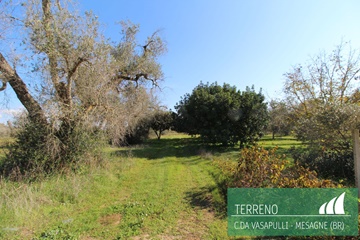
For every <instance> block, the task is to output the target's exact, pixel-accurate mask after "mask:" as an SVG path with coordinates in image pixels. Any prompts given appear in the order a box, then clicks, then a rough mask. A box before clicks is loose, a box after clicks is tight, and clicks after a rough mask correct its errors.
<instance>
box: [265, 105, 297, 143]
mask: <svg viewBox="0 0 360 240" xmlns="http://www.w3.org/2000/svg"><path fill="white" fill-rule="evenodd" d="M269 107H270V108H269V124H268V131H269V132H271V133H272V137H273V139H274V138H275V134H279V135H282V136H288V135H289V134H290V132H291V130H292V121H291V120H290V117H291V115H290V113H291V110H290V109H289V108H288V106H286V103H285V102H281V101H275V100H272V101H270V103H269Z"/></svg>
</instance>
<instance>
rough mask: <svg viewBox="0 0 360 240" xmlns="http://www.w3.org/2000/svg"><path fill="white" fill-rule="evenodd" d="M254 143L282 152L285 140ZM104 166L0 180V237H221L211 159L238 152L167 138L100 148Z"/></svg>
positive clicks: (223, 225)
mask: <svg viewBox="0 0 360 240" xmlns="http://www.w3.org/2000/svg"><path fill="white" fill-rule="evenodd" d="M259 144H261V145H263V146H264V147H271V146H274V145H278V146H279V148H280V147H281V148H283V149H287V148H289V147H290V145H291V144H294V145H296V144H298V142H296V141H294V140H293V139H291V138H283V139H280V140H276V141H273V140H270V139H267V138H265V139H264V140H263V141H261V142H260V143H259ZM104 151H105V154H106V158H107V161H106V163H105V164H104V166H98V167H96V166H93V167H91V168H90V169H87V168H84V171H83V173H82V174H77V175H67V176H53V177H51V178H48V179H45V180H43V181H41V182H35V183H12V182H8V181H5V180H1V181H0V238H1V239H227V220H226V218H225V215H226V206H225V205H224V201H223V199H222V196H221V195H220V193H219V191H218V189H217V183H216V181H215V179H216V178H215V177H214V176H216V174H218V172H217V169H216V168H215V167H214V165H212V159H214V158H220V157H221V158H231V159H236V158H237V154H238V152H239V150H238V149H237V148H229V149H226V150H219V149H216V148H206V147H203V146H201V144H200V143H199V141H198V140H197V139H192V138H189V137H188V136H184V135H180V134H175V135H174V134H168V135H166V136H164V137H163V138H162V139H161V140H160V141H158V140H155V139H151V140H149V141H147V142H146V143H145V144H144V145H142V146H137V147H131V148H110V147H109V148H107V149H105V150H104Z"/></svg>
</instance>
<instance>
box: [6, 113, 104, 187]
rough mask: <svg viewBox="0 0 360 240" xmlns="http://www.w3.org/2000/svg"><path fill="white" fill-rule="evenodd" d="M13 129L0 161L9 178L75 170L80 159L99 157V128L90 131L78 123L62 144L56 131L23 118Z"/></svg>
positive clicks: (97, 158)
mask: <svg viewBox="0 0 360 240" xmlns="http://www.w3.org/2000/svg"><path fill="white" fill-rule="evenodd" d="M16 128H17V129H16V131H15V138H16V141H15V142H14V143H13V144H11V145H10V146H9V151H8V153H7V155H6V158H5V159H4V160H3V162H1V164H0V173H1V174H2V175H3V176H5V177H9V178H10V179H13V180H20V179H28V180H33V179H36V178H39V177H44V176H46V175H48V174H51V173H54V172H64V171H72V170H75V169H77V168H78V167H80V163H83V161H90V160H96V161H97V160H99V159H101V158H100V151H99V150H100V149H101V148H100V147H101V146H102V143H103V140H102V133H101V131H89V130H88V129H84V128H82V126H81V124H78V125H77V126H74V127H73V128H72V131H71V134H70V135H69V137H68V138H67V139H66V141H67V142H66V144H64V143H63V142H62V141H61V138H60V137H59V136H58V135H57V134H58V132H56V131H54V130H53V129H46V128H42V127H40V126H39V125H38V124H36V123H33V122H31V121H27V120H26V119H25V120H22V122H21V123H19V124H18V125H17V127H16Z"/></svg>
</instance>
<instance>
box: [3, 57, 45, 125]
mask: <svg viewBox="0 0 360 240" xmlns="http://www.w3.org/2000/svg"><path fill="white" fill-rule="evenodd" d="M0 72H1V73H2V74H1V78H2V81H3V82H7V83H9V84H10V86H11V87H12V88H13V90H14V92H15V93H16V96H17V97H18V99H19V100H20V102H21V103H22V104H23V105H24V107H25V108H26V110H27V111H28V113H29V117H30V120H31V121H32V122H34V123H39V124H42V125H44V126H46V125H47V120H46V117H45V113H44V110H43V109H42V108H41V106H40V104H39V103H38V102H37V101H36V100H35V99H34V98H33V96H31V94H30V93H29V90H28V89H27V87H26V84H25V83H24V81H23V80H22V79H21V78H20V76H19V75H18V74H17V72H16V71H15V70H14V69H13V68H12V67H11V66H10V64H9V63H8V62H7V61H6V59H5V58H4V56H3V55H2V54H1V53H0ZM4 86H6V85H3V87H4ZM5 88H6V87H4V89H5ZM4 89H3V90H4Z"/></svg>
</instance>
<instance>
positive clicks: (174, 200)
mask: <svg viewBox="0 0 360 240" xmlns="http://www.w3.org/2000/svg"><path fill="white" fill-rule="evenodd" d="M188 143H189V142H188V141H186V140H184V139H164V140H162V141H159V142H156V141H153V142H152V144H151V148H140V149H134V150H132V151H131V153H130V154H129V153H127V155H132V156H133V161H135V166H134V167H133V168H132V169H131V170H130V171H129V172H127V173H126V174H125V176H124V178H123V187H124V188H125V189H127V194H128V197H126V199H124V200H123V201H122V202H121V204H120V205H114V206H112V208H113V209H114V211H113V212H112V213H111V214H119V217H120V218H121V220H120V222H119V226H118V227H119V236H123V237H130V236H133V238H134V239H216V238H219V239H224V237H225V238H226V220H225V219H221V218H220V217H217V216H216V213H215V211H214V208H213V203H214V201H216V200H219V199H216V198H220V196H219V194H218V192H217V190H216V183H215V181H214V179H213V177H212V176H211V172H212V171H213V166H211V163H210V161H209V160H205V159H202V158H201V157H200V156H199V155H198V154H197V150H196V148H193V147H192V146H189V145H187V144H188ZM125 151H128V150H123V152H124V153H125ZM119 152H120V154H121V151H119ZM119 152H118V154H119ZM111 214H110V215H108V216H109V218H111V217H110V216H111Z"/></svg>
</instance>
